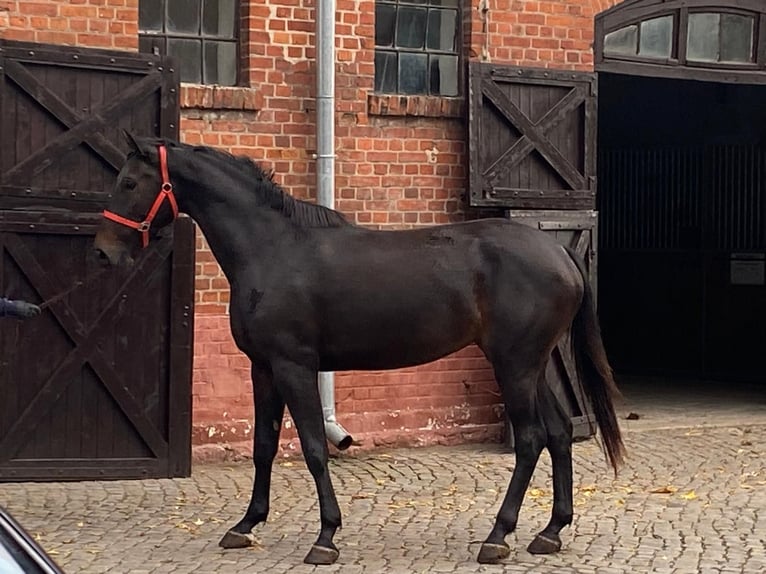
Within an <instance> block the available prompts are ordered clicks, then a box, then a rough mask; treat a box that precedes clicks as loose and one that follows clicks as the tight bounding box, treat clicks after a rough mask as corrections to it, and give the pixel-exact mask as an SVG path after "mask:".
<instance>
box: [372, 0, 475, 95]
mask: <svg viewBox="0 0 766 574" xmlns="http://www.w3.org/2000/svg"><path fill="white" fill-rule="evenodd" d="M380 4H384V5H389V6H394V7H395V10H396V14H397V16H398V10H399V8H400V7H405V8H406V7H420V8H425V9H426V10H427V11H430V10H431V9H435V10H454V11H455V44H454V51H446V50H439V49H430V48H428V47H427V46H424V47H423V48H422V49H420V48H406V47H404V48H402V47H397V46H396V34H397V25H396V24H397V22H398V19H395V20H394V30H393V41H392V44H393V45H392V46H378V45H377V44H376V43H375V38H374V37H373V67H375V66H374V58H375V56H376V55H377V54H378V53H379V52H385V53H390V54H391V53H392V54H395V55H396V59H397V70H396V72H397V74H396V75H397V81H396V83H397V86H396V88H397V89H396V91H393V92H386V91H380V90H377V89H375V88H373V92H372V93H373V94H374V95H375V96H379V97H405V98H407V97H424V98H438V99H445V98H461V97H463V95H464V92H465V88H464V86H463V84H464V79H465V71H464V70H463V63H464V57H463V52H464V50H463V16H464V14H463V4H464V2H463V0H456V6H441V5H439V4H435V3H432V2H431V1H430V0H409V1H408V0H375V2H374V3H373V9H374V10H377V7H378V6H379V5H380ZM377 24H378V22H377V17H376V18H375V21H374V23H373V34H374V35H375V36H377ZM425 36H426V37H425V42H426V43H427V41H428V16H426V31H425ZM402 53H405V54H424V55H426V56H427V57H428V64H427V66H426V79H425V84H426V91H424V92H416V93H406V92H402V91H400V88H399V77H398V76H399V55H400V54H402ZM431 56H454V57H455V58H456V59H457V65H456V67H457V69H456V73H455V76H456V80H455V81H456V90H455V94H453V95H448V94H440V93H433V92H431V85H430V62H431ZM373 74H374V76H373V84H374V82H375V79H376V75H375V71H373Z"/></svg>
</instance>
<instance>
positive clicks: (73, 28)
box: [0, 0, 138, 50]
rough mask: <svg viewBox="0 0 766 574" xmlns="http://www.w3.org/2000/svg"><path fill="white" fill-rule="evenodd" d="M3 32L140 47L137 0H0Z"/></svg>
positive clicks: (5, 34)
mask: <svg viewBox="0 0 766 574" xmlns="http://www.w3.org/2000/svg"><path fill="white" fill-rule="evenodd" d="M22 8H23V9H22ZM0 34H2V37H3V38H5V39H8V40H24V41H27V42H45V43H49V44H66V45H70V46H83V47H88V48H116V49H121V50H137V49H138V36H137V34H138V0H0Z"/></svg>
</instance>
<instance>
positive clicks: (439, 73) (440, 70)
mask: <svg viewBox="0 0 766 574" xmlns="http://www.w3.org/2000/svg"><path fill="white" fill-rule="evenodd" d="M430 68H431V69H430V70H429V86H430V89H431V93H432V94H435V95H440V96H457V56H442V55H439V56H437V55H433V56H431V67H430Z"/></svg>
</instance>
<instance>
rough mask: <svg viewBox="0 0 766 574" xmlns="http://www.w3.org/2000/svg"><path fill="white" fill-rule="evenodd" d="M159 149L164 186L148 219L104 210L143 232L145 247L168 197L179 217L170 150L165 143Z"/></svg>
mask: <svg viewBox="0 0 766 574" xmlns="http://www.w3.org/2000/svg"><path fill="white" fill-rule="evenodd" d="M157 151H158V153H159V156H160V173H161V174H162V186H161V187H160V191H159V193H158V194H157V197H156V198H155V199H154V203H153V204H152V207H151V209H150V210H149V213H147V214H146V219H144V220H143V221H141V222H138V221H133V220H132V219H128V218H127V217H123V216H122V215H118V214H117V213H114V212H113V211H109V210H107V209H105V210H104V217H106V218H107V219H111V220H112V221H115V222H117V223H121V224H122V225H126V226H127V227H130V228H131V229H135V230H136V231H138V232H139V233H140V234H141V244H142V245H143V247H146V246H148V245H149V229H150V228H151V226H152V221H153V220H154V218H155V217H156V216H157V212H158V211H159V210H160V206H161V205H162V203H163V202H164V201H165V200H166V199H167V200H168V201H169V202H170V208H171V209H172V210H173V219H175V218H176V217H178V204H177V203H176V198H175V196H174V195H173V184H172V183H170V174H169V173H168V150H167V149H166V148H165V146H164V145H160V146H157Z"/></svg>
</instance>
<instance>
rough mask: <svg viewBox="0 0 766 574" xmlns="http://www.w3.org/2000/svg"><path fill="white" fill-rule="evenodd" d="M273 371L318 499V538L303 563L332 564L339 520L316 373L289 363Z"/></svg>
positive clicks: (337, 553) (280, 365)
mask: <svg viewBox="0 0 766 574" xmlns="http://www.w3.org/2000/svg"><path fill="white" fill-rule="evenodd" d="M273 367H274V384H275V386H276V387H277V388H278V390H279V392H280V393H281V394H282V396H283V397H284V398H285V402H286V403H287V407H288V408H289V409H290V415H291V416H292V418H293V421H295V427H296V429H297V430H298V438H299V439H300V442H301V449H302V450H303V457H304V459H305V460H306V465H307V466H308V469H309V472H310V473H311V476H312V477H313V478H314V482H315V484H316V489H317V495H318V496H319V514H320V521H321V529H320V532H319V538H317V541H316V542H315V543H314V545H313V546H312V547H311V550H310V551H309V553H308V554H307V555H306V557H305V558H304V560H303V561H304V562H305V563H306V564H333V563H334V562H335V561H336V560H337V559H338V555H339V552H338V548H337V547H336V546H335V544H334V543H333V537H334V536H335V532H336V531H337V530H338V528H340V526H341V516H340V507H339V506H338V500H337V499H336V497H335V491H334V490H333V487H332V481H331V480H330V471H329V468H328V465H327V463H328V460H329V456H330V453H329V450H328V448H327V438H326V436H325V430H324V417H323V415H322V403H321V401H320V397H319V389H318V387H317V372H316V371H315V370H313V369H310V368H308V367H304V366H302V365H299V364H297V363H295V362H291V361H282V362H279V363H277V362H275V363H274V364H273Z"/></svg>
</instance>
